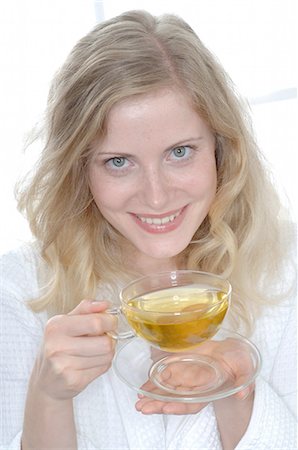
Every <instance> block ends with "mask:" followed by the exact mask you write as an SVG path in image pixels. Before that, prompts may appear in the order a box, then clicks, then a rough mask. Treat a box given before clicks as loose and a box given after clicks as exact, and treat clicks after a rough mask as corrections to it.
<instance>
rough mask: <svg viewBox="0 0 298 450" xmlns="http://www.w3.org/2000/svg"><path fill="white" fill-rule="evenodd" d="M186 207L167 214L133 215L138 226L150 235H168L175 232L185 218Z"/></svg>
mask: <svg viewBox="0 0 298 450" xmlns="http://www.w3.org/2000/svg"><path fill="white" fill-rule="evenodd" d="M185 210H186V206H184V207H183V208H181V209H179V210H176V211H169V212H167V213H166V214H158V215H149V214H132V217H133V218H134V220H135V222H136V223H137V225H138V226H139V227H140V228H142V229H143V230H144V231H147V232H149V233H154V234H155V233H167V232H169V231H173V230H175V229H176V228H178V226H179V225H180V223H181V222H182V220H183V218H184V216H185Z"/></svg>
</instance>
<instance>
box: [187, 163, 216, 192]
mask: <svg viewBox="0 0 298 450" xmlns="http://www.w3.org/2000/svg"><path fill="white" fill-rule="evenodd" d="M188 182H189V190H190V191H192V192H193V193H194V195H195V196H196V197H197V198H198V199H204V198H208V199H209V198H210V199H213V198H214V197H215V194H216V189H217V171H216V166H215V165H214V166H213V165H211V167H206V168H205V170H200V171H197V173H194V174H193V176H192V177H191V178H189V181H188Z"/></svg>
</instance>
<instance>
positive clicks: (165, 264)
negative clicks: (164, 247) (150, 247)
mask: <svg viewBox="0 0 298 450" xmlns="http://www.w3.org/2000/svg"><path fill="white" fill-rule="evenodd" d="M127 255H128V256H127ZM124 260H125V265H126V268H127V269H128V270H129V271H132V272H137V273H139V274H140V275H149V274H152V273H158V272H165V271H170V270H177V269H181V268H184V267H183V263H182V258H181V256H179V255H178V256H174V257H171V258H161V259H157V258H152V257H150V256H148V255H146V254H144V253H140V252H137V251H136V250H132V249H130V250H129V251H126V252H125V259H124Z"/></svg>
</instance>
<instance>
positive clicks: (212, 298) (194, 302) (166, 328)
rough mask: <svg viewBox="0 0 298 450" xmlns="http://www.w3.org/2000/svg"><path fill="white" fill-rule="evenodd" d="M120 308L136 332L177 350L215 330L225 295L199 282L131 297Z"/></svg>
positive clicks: (224, 308)
mask: <svg viewBox="0 0 298 450" xmlns="http://www.w3.org/2000/svg"><path fill="white" fill-rule="evenodd" d="M127 304H128V305H129V306H131V307H133V308H134V309H129V308H124V312H125V315H126V318H127V320H128V322H129V324H130V326H131V327H132V328H133V329H134V330H135V332H136V334H138V335H139V336H141V337H143V338H144V339H146V340H147V341H149V342H151V343H152V344H153V345H155V346H157V347H158V348H160V349H162V350H166V351H171V352H177V351H183V350H188V349H191V348H192V347H196V346H197V345H199V344H200V343H201V342H203V341H205V340H206V339H209V338H211V337H212V336H213V335H214V334H215V333H216V331H217V330H218V327H219V325H220V324H221V322H222V321H223V319H224V317H225V314H226V312H227V308H228V298H227V295H226V294H225V293H224V292H223V291H220V290H215V289H214V288H210V287H204V286H201V285H191V286H181V287H174V288H169V289H163V290H160V291H155V292H151V293H149V294H145V295H142V297H137V298H133V299H132V300H130V301H129V302H127Z"/></svg>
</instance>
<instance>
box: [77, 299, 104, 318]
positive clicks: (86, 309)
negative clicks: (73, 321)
mask: <svg viewBox="0 0 298 450" xmlns="http://www.w3.org/2000/svg"><path fill="white" fill-rule="evenodd" d="M109 306H110V303H109V302H108V301H105V300H86V299H85V300H82V301H81V302H80V303H79V304H78V305H77V306H76V307H75V308H74V309H73V310H72V311H70V312H69V313H68V315H69V316H73V315H76V314H92V313H100V312H103V311H105V310H106V309H107V308H108V307H109Z"/></svg>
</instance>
